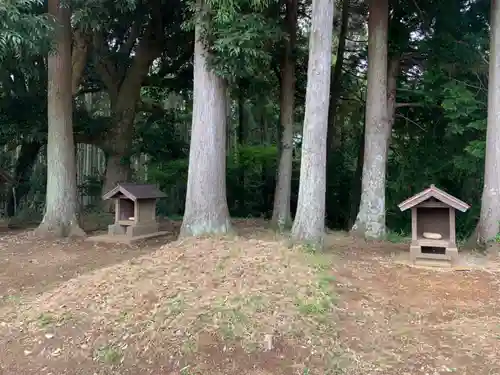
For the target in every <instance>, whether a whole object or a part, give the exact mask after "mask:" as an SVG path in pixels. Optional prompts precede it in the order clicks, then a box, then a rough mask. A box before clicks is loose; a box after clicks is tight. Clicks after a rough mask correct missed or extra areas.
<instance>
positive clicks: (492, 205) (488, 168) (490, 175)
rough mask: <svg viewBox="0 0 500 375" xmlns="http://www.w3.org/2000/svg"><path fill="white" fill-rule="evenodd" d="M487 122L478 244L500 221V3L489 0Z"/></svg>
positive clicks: (494, 233) (495, 230)
mask: <svg viewBox="0 0 500 375" xmlns="http://www.w3.org/2000/svg"><path fill="white" fill-rule="evenodd" d="M490 17H491V22H490V23H491V31H490V67H489V80H488V81H489V85H488V125H487V130H486V158H485V163H484V186H483V195H482V198H481V214H480V217H479V223H478V226H477V231H476V236H477V237H476V242H477V243H478V244H480V245H484V244H487V243H488V242H489V241H491V240H493V239H494V238H495V237H496V236H497V234H498V232H499V222H500V4H499V2H498V0H492V1H491V16H490Z"/></svg>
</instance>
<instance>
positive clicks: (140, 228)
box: [89, 183, 166, 243]
mask: <svg viewBox="0 0 500 375" xmlns="http://www.w3.org/2000/svg"><path fill="white" fill-rule="evenodd" d="M165 196H166V195H165V194H164V193H163V192H161V191H160V190H158V188H157V187H156V186H155V185H150V184H134V183H120V184H118V185H117V186H116V187H115V188H114V189H112V190H110V191H109V192H107V193H106V194H104V196H103V197H102V199H104V200H107V199H114V200H115V222H114V224H111V225H109V226H108V233H107V235H102V236H96V237H91V238H89V239H91V240H93V241H104V242H123V243H131V242H134V241H137V240H143V239H146V238H150V237H156V236H161V235H164V234H165V232H160V231H159V223H158V221H157V219H156V202H157V200H158V199H160V198H163V197H165Z"/></svg>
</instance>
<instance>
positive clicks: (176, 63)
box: [0, 0, 490, 238]
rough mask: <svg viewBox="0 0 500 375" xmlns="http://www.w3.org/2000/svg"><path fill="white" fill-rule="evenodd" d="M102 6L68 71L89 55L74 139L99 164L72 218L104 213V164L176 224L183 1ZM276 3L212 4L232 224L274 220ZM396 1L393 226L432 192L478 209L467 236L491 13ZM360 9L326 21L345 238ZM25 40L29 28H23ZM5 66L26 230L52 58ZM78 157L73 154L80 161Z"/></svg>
mask: <svg viewBox="0 0 500 375" xmlns="http://www.w3.org/2000/svg"><path fill="white" fill-rule="evenodd" d="M94 3H95V4H94ZM101 3H102V4H98V3H97V2H93V1H91V2H88V4H86V5H82V6H81V7H80V8H79V11H78V12H76V11H75V12H74V14H73V17H74V24H75V25H76V26H74V29H73V33H74V34H73V56H72V57H73V63H74V64H73V74H75V69H77V68H78V61H79V60H78V57H79V55H78V54H79V53H81V54H84V55H85V60H84V63H83V66H82V67H81V81H80V82H79V83H78V84H77V85H76V86H74V93H73V94H74V108H73V111H74V117H73V121H74V130H75V141H76V143H78V144H90V145H92V146H93V147H95V148H96V149H100V150H101V152H103V155H104V156H103V157H101V159H102V163H101V164H103V165H102V166H100V165H99V162H98V157H97V156H96V155H97V151H92V153H93V155H94V156H92V158H91V159H89V160H91V162H89V163H90V164H92V165H91V167H90V171H91V172H90V173H89V168H87V170H86V171H83V170H82V169H81V168H80V169H79V170H78V171H77V172H78V173H79V179H78V181H79V186H78V189H79V196H80V198H81V199H80V200H81V202H80V204H81V209H82V210H85V211H101V210H103V209H104V210H105V207H104V208H103V207H102V205H101V202H100V196H101V194H102V192H103V189H104V190H106V189H107V188H109V186H111V185H112V184H113V182H114V181H113V179H114V178H117V177H116V176H117V175H119V173H116V174H113V173H111V169H112V168H115V169H116V170H120V169H127V168H129V166H130V164H131V161H133V160H136V159H140V160H141V161H143V163H142V164H141V166H140V167H139V168H135V170H134V168H132V169H133V173H132V174H131V179H132V180H135V181H144V180H147V181H148V182H152V183H157V184H159V186H160V187H161V189H162V190H163V191H164V192H165V193H166V194H167V195H168V197H167V199H165V200H164V201H163V202H162V203H161V204H160V206H159V214H160V215H162V216H169V217H179V216H182V215H183V210H184V204H185V196H186V183H187V173H188V164H189V162H188V154H189V142H190V129H191V115H192V100H193V58H192V57H193V48H194V33H193V28H192V27H190V26H189V22H190V21H189V20H190V5H189V3H187V2H181V1H170V2H168V4H166V3H163V2H161V1H156V2H154V1H152V2H151V3H150V4H149V3H148V2H139V3H138V4H139V5H137V6H130V4H128V3H131V2H130V1H129V2H127V1H117V2H107V1H102V2H101ZM127 4H128V5H127ZM214 4H215V2H214ZM285 5H286V1H284V2H282V1H269V2H265V3H263V4H260V6H258V7H256V6H253V5H251V4H250V3H248V4H247V2H245V1H242V2H241V4H239V6H238V7H237V9H236V10H234V9H232V10H231V11H226V10H225V9H223V8H222V5H221V8H220V9H219V8H217V12H218V13H217V14H218V17H214V26H213V34H212V39H211V41H212V47H211V48H212V52H213V59H212V61H211V63H212V64H213V67H214V69H215V70H216V71H217V73H218V74H220V75H221V76H223V77H224V78H225V79H226V80H227V82H228V85H227V95H228V98H229V101H228V108H227V119H228V132H227V139H226V145H227V175H226V176H227V177H226V180H227V201H228V206H229V211H230V214H231V216H233V217H266V218H270V217H271V215H272V211H273V201H274V191H275V186H276V179H277V170H278V162H279V155H280V152H281V146H280V137H281V130H280V129H281V128H280V116H282V113H283V108H282V106H283V100H282V97H281V96H282V95H283V93H282V92H281V91H280V87H281V86H282V84H283V82H282V80H283V56H284V54H285V49H286V48H285V47H286V46H287V43H286V41H287V40H290V39H289V38H290V35H289V34H287V27H288V26H287V22H286V6H285ZM389 5H390V13H389V14H390V17H389V53H388V61H389V69H391V67H392V70H389V73H388V85H390V82H391V81H390V80H391V77H392V78H393V82H394V84H395V86H394V89H393V90H392V91H391V90H390V89H389V94H388V95H395V107H394V113H393V117H392V119H390V121H393V128H392V136H391V140H390V149H389V154H388V169H387V182H386V212H387V216H386V219H387V226H388V228H389V230H390V231H391V232H393V233H398V234H406V233H408V232H409V230H410V217H409V215H408V214H402V213H400V212H399V209H398V208H397V204H398V203H399V202H401V201H402V200H404V199H405V198H407V197H408V196H410V195H413V194H415V193H417V192H418V191H420V190H422V189H424V188H426V187H427V186H429V185H430V184H432V183H433V184H436V185H437V186H438V187H440V188H442V189H444V190H446V191H447V192H449V193H450V194H453V195H455V196H457V197H459V198H460V199H462V200H464V201H466V202H467V203H469V204H470V205H471V206H472V207H471V209H470V210H469V211H468V212H467V213H465V214H461V215H458V216H457V232H458V233H459V236H460V237H462V238H464V237H466V236H468V235H470V234H471V233H472V231H473V230H474V228H475V225H476V223H477V220H478V217H479V211H480V206H481V194H482V188H483V173H484V154H485V138H486V118H487V96H488V87H487V81H488V58H489V35H488V34H489V21H488V19H489V7H490V4H489V2H488V1H482V0H477V1H465V0H459V1H457V0H453V1H451V0H440V1H435V0H424V1H413V0H401V1H390V4H389ZM213 6H214V7H216V5H213ZM151 9H155V12H156V13H157V14H160V15H161V26H158V25H157V24H155V19H154V18H148V14H150V12H151V14H153V13H154V12H152V11H151ZM2 11H4V12H11V10H8V9H7V10H2V9H0V16H1V15H2ZM235 12H236V13H237V16H235ZM40 13H43V6H40V5H39V4H36V3H35V4H31V5H30V8H29V11H27V12H25V14H40ZM297 13H298V16H297V19H298V21H297V36H296V41H294V42H295V45H294V46H293V50H292V52H291V53H292V55H293V57H294V60H295V62H296V65H295V71H294V73H293V74H294V77H295V89H296V90H295V94H294V98H295V106H294V108H293V119H294V124H293V175H292V194H291V210H292V216H293V214H294V212H295V209H296V205H297V194H298V186H299V173H300V171H299V169H300V153H301V139H302V138H301V133H302V123H303V117H304V111H305V91H306V82H307V62H308V29H309V26H310V13H311V6H310V4H309V2H303V1H299V2H298V4H297ZM367 13H368V6H367V4H365V3H364V2H362V1H355V0H352V1H349V0H344V1H339V2H337V3H336V12H335V20H334V24H333V25H332V27H333V28H334V40H333V65H332V76H331V89H330V90H331V93H330V111H329V120H328V122H329V124H328V125H329V134H328V145H327V147H328V160H327V198H326V202H327V204H326V224H327V226H328V227H330V228H333V229H350V228H351V227H352V225H353V223H354V221H355V219H356V215H357V212H358V206H359V201H360V194H361V173H362V166H363V163H362V162H363V150H364V145H365V144H364V142H365V141H364V138H365V133H364V124H365V119H364V114H365V101H366V88H367V77H366V73H367V38H368V36H367V24H366V17H367ZM9 14H10V15H11V16H12V13H9ZM5 19H6V20H7V18H5ZM0 22H1V21H0ZM4 22H6V23H7V22H8V21H4ZM30 22H31V21H30ZM157 22H160V21H158V20H157ZM7 26H8V25H4V27H7ZM97 26H99V27H97ZM155 27H157V28H155ZM14 29H15V27H14V26H13V30H14ZM16 32H17V31H16ZM23 32H26V29H24V30H19V31H18V33H19V34H20V35H21V34H22V33H23ZM28 32H29V30H28ZM159 33H161V34H162V37H159ZM2 35H3V34H2ZM21 37H22V35H21ZM1 39H2V38H0V40H1ZM8 42H9V39H8V38H7V39H4V44H7V43H8ZM0 45H2V43H0ZM23 48H24V47H23ZM391 64H392V65H391ZM0 69H1V70H0V122H1V123H2V127H1V128H0V129H1V130H0V146H1V147H2V149H3V152H2V153H1V154H0V157H1V160H0V163H1V166H2V168H3V170H4V171H5V172H6V173H7V174H9V175H10V176H11V177H12V179H7V183H6V184H5V185H6V186H5V189H4V190H3V194H2V201H3V206H4V211H5V214H6V215H8V216H14V217H18V218H20V219H19V220H28V219H29V220H33V219H34V218H38V219H40V220H41V218H42V216H43V208H44V203H45V189H46V183H45V181H46V168H45V167H44V165H45V164H44V160H45V158H44V149H45V144H46V141H47V91H46V87H47V73H46V69H47V63H46V58H44V56H43V55H42V54H38V53H37V51H36V50H35V51H34V52H32V53H30V54H26V55H24V54H23V57H22V59H21V60H20V58H19V56H17V55H16V54H15V53H11V52H9V53H7V52H6V53H3V56H2V59H1V61H0ZM119 128H120V129H122V130H123V129H128V130H125V131H118V130H117V129H119ZM79 155H80V154H78V153H77V159H78V157H83V156H81V155H80V156H79ZM87 157H89V156H87ZM89 158H90V157H89ZM101 159H100V160H101ZM87 164H88V163H87ZM132 165H136V164H134V163H132ZM103 166H104V167H105V168H102V167H103ZM84 173H86V174H85V175H82V174H84ZM83 196H85V197H87V198H86V199H85V200H84V199H83V198H82V197H83ZM88 197H91V198H88Z"/></svg>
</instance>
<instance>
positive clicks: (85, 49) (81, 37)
mask: <svg viewBox="0 0 500 375" xmlns="http://www.w3.org/2000/svg"><path fill="white" fill-rule="evenodd" d="M88 54H89V40H88V38H87V36H86V35H85V34H84V33H83V32H82V31H80V30H78V29H76V30H75V31H74V32H73V49H72V52H71V65H72V69H71V70H72V73H71V92H72V94H73V96H75V95H76V94H77V93H78V88H79V87H80V81H81V79H82V76H83V72H84V71H85V66H86V65H87V59H88Z"/></svg>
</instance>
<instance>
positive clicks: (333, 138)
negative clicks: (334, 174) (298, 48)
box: [327, 0, 349, 160]
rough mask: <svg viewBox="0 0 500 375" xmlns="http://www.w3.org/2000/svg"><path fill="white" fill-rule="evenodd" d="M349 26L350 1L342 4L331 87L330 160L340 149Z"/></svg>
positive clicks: (329, 112)
mask: <svg viewBox="0 0 500 375" xmlns="http://www.w3.org/2000/svg"><path fill="white" fill-rule="evenodd" d="M348 26H349V0H344V1H343V3H342V21H341V26H340V33H339V45H338V48H337V60H336V61H335V68H334V69H333V71H332V78H331V80H332V84H331V87H330V106H329V107H328V109H329V110H328V138H327V139H328V141H327V147H328V160H330V158H331V155H332V154H334V153H335V151H336V150H338V148H339V147H340V142H339V138H340V136H339V132H340V129H338V126H335V124H336V121H335V118H336V116H337V109H338V105H337V104H338V100H339V98H340V96H341V94H342V68H343V67H344V52H345V45H346V38H347V29H348Z"/></svg>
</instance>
